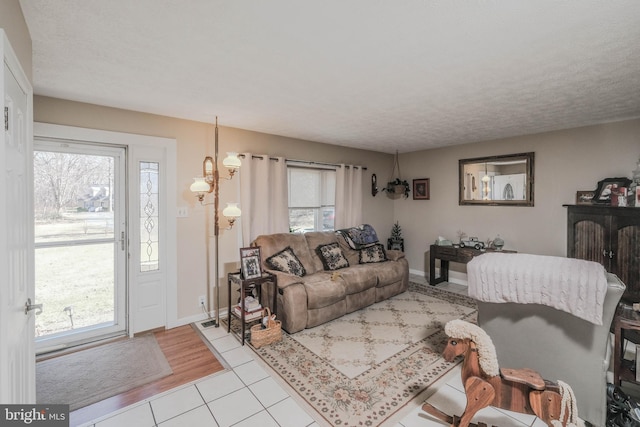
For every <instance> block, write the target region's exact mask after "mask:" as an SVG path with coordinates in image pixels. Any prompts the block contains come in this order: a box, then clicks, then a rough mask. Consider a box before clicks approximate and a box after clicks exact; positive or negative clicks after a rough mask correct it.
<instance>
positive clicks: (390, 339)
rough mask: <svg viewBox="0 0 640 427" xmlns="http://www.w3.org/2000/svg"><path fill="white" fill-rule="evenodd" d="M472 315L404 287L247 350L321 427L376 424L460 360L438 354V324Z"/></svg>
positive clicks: (422, 288)
mask: <svg viewBox="0 0 640 427" xmlns="http://www.w3.org/2000/svg"><path fill="white" fill-rule="evenodd" d="M476 313H477V308H476V304H475V302H474V300H473V299H471V298H468V297H466V296H464V295H459V294H455V293H451V292H448V291H443V290H440V289H436V288H432V287H431V286H428V285H419V284H416V283H410V285H409V290H408V291H407V292H405V293H403V294H401V295H397V296H395V297H393V298H390V299H389V300H386V301H382V302H379V303H377V304H374V305H372V306H369V307H367V308H364V309H362V310H358V311H357V312H354V313H351V314H348V315H346V316H343V317H341V318H339V319H336V320H333V321H331V322H328V323H326V324H324V325H320V326H318V327H316V328H313V329H307V330H304V331H301V332H298V333H295V334H293V335H289V334H286V333H284V334H283V340H282V341H280V342H278V343H275V344H271V345H269V346H265V347H262V348H259V349H255V348H254V349H253V350H254V351H255V352H256V353H257V354H258V356H259V357H260V358H261V360H262V361H263V362H264V363H265V364H266V365H268V367H270V368H271V369H272V370H273V371H274V372H275V373H277V374H278V375H279V376H280V377H281V378H282V379H283V380H284V381H285V382H286V383H287V384H288V385H289V386H291V387H292V388H293V390H295V392H296V393H297V394H298V395H299V397H300V398H301V399H302V400H303V401H305V402H306V403H307V404H308V406H310V407H312V408H313V409H314V410H315V411H317V413H318V414H319V415H320V416H321V417H322V418H323V419H324V420H325V421H326V422H327V423H328V424H330V425H335V426H337V425H340V426H356V425H358V426H362V425H366V426H378V425H381V424H382V423H384V422H385V421H388V420H390V419H391V418H392V417H394V416H395V415H396V414H397V413H398V412H399V411H401V410H402V409H403V408H404V407H406V406H407V404H408V403H410V402H411V401H412V400H413V399H415V398H416V397H417V396H419V395H420V394H421V393H422V392H424V391H425V390H426V389H427V388H428V387H429V386H430V385H431V384H433V383H434V382H435V381H436V380H437V379H438V378H440V377H441V376H443V375H444V374H446V373H447V372H448V371H450V370H451V369H452V368H453V367H455V366H456V365H457V364H458V363H459V361H454V362H452V363H449V362H446V361H445V360H444V359H443V358H442V357H441V352H442V350H443V349H444V346H445V343H446V339H447V337H446V335H445V334H444V325H445V323H447V322H448V321H449V320H452V319H464V320H467V321H472V322H475V320H476Z"/></svg>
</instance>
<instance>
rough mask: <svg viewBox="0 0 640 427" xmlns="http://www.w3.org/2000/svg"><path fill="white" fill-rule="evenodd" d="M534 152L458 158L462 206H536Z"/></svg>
mask: <svg viewBox="0 0 640 427" xmlns="http://www.w3.org/2000/svg"><path fill="white" fill-rule="evenodd" d="M533 158H534V153H519V154H507V155H504V156H491V157H478V158H475V159H461V160H460V161H459V181H460V190H459V191H460V193H459V194H460V198H459V200H460V205H484V206H533V182H534V181H533Z"/></svg>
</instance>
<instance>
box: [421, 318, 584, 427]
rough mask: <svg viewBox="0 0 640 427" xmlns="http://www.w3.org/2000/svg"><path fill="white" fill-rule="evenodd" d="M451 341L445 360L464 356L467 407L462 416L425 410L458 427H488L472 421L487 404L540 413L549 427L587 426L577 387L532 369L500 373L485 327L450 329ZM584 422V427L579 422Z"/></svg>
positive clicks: (457, 324)
mask: <svg viewBox="0 0 640 427" xmlns="http://www.w3.org/2000/svg"><path fill="white" fill-rule="evenodd" d="M445 333H446V334H447V336H448V337H449V340H448V341H447V346H446V348H445V349H444V352H443V354H442V355H443V357H444V358H445V360H447V361H448V362H450V361H452V360H453V359H454V358H455V357H456V356H459V355H464V361H463V364H462V383H463V384H464V390H465V393H466V395H467V405H466V407H465V410H464V413H463V414H462V416H461V417H460V418H458V417H455V416H449V415H447V414H445V413H444V412H442V411H440V410H438V409H437V408H435V407H433V406H431V405H430V404H428V403H425V404H424V405H423V406H422V410H423V411H425V412H427V413H429V414H431V415H432V416H434V417H436V418H438V419H440V420H442V421H444V422H446V423H448V424H451V426H452V427H467V426H472V427H473V426H478V427H480V426H486V424H483V423H478V424H471V419H472V418H473V416H474V415H475V414H476V412H478V411H479V410H480V409H482V408H485V407H487V406H494V407H496V408H501V409H507V410H510V411H514V412H520V413H524V414H531V415H536V416H537V417H538V418H540V419H541V420H543V421H544V422H545V423H547V425H548V426H549V427H560V426H562V427H573V426H582V425H583V424H582V422H581V420H579V419H578V410H577V408H576V404H575V398H574V396H573V391H572V390H571V388H570V387H569V386H568V385H567V384H565V383H563V382H562V381H558V382H557V383H553V382H550V381H547V380H543V379H542V377H541V376H540V374H538V373H537V372H536V371H533V370H531V369H500V368H499V367H498V359H497V357H496V351H495V347H494V345H493V342H492V341H491V338H490V337H489V336H488V335H487V333H486V332H484V331H483V330H482V329H481V328H480V327H479V326H477V325H474V324H472V323H469V322H465V321H463V320H452V321H450V322H448V323H447V324H446V325H445ZM579 423H580V424H579Z"/></svg>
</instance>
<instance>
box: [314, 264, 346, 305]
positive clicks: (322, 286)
mask: <svg viewBox="0 0 640 427" xmlns="http://www.w3.org/2000/svg"><path fill="white" fill-rule="evenodd" d="M304 287H305V290H306V291H307V308H308V309H313V308H322V307H327V306H329V305H332V304H335V303H336V302H338V301H341V300H343V299H344V297H345V289H344V286H343V284H342V280H340V279H338V280H335V281H334V280H331V273H325V272H319V273H315V274H312V275H310V276H306V277H305V278H304Z"/></svg>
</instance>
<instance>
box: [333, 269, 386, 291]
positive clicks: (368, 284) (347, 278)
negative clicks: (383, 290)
mask: <svg viewBox="0 0 640 427" xmlns="http://www.w3.org/2000/svg"><path fill="white" fill-rule="evenodd" d="M339 274H340V279H342V283H343V285H344V291H345V293H346V294H347V295H352V294H357V293H360V292H363V291H366V290H367V289H369V288H375V287H376V285H377V284H378V278H377V277H376V271H375V269H373V268H371V265H370V264H369V265H366V264H356V265H354V266H351V267H349V268H347V269H344V270H340V272H339Z"/></svg>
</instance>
